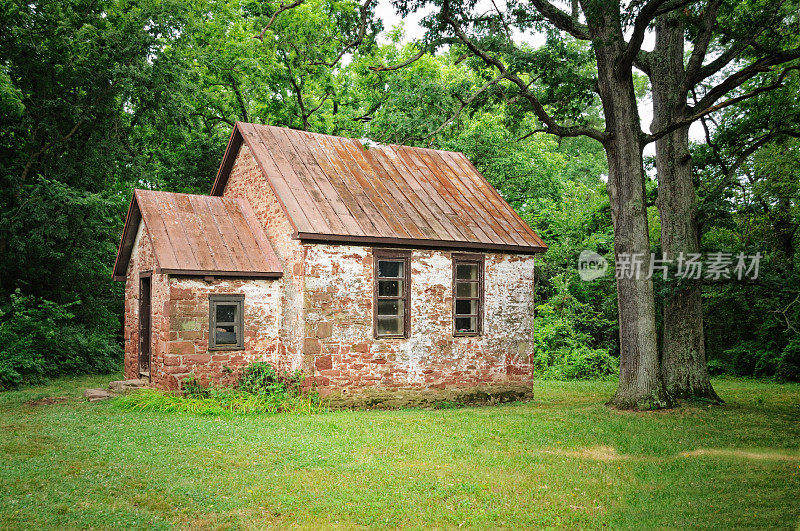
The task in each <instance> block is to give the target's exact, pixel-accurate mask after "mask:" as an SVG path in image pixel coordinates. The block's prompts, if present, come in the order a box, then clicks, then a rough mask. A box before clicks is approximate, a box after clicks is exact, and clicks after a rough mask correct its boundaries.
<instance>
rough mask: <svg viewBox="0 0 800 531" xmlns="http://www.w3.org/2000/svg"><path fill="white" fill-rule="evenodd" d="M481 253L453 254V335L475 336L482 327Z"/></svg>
mask: <svg viewBox="0 0 800 531" xmlns="http://www.w3.org/2000/svg"><path fill="white" fill-rule="evenodd" d="M482 317H483V255H479V254H454V255H453V335H456V336H476V335H479V334H480V333H481V332H482V330H481V329H482V327H483V319H482Z"/></svg>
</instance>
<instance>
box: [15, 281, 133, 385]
mask: <svg viewBox="0 0 800 531" xmlns="http://www.w3.org/2000/svg"><path fill="white" fill-rule="evenodd" d="M75 306H77V303H72V304H66V305H59V304H57V303H55V302H52V301H48V300H43V299H36V298H34V297H32V296H26V295H23V294H22V293H21V292H20V291H19V290H17V291H16V292H15V293H13V294H12V295H11V297H10V299H9V301H8V302H7V303H6V304H3V305H0V389H8V388H12V387H16V386H19V385H20V384H23V383H40V382H42V381H44V380H45V379H47V378H49V377H52V376H57V375H60V374H82V373H102V372H109V371H111V370H113V369H115V368H116V367H117V366H118V365H119V361H120V360H119V347H118V345H116V344H115V342H114V341H113V338H112V335H111V333H106V334H103V333H100V332H98V331H96V330H93V329H92V328H91V327H88V326H85V325H82V324H80V323H79V322H77V321H76V320H75V314H73V313H71V312H72V311H73V309H74V308H75Z"/></svg>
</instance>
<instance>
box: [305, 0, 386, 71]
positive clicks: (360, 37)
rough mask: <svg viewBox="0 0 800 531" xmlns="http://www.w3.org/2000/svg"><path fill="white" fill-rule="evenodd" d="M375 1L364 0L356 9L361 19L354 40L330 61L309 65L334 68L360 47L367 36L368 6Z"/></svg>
mask: <svg viewBox="0 0 800 531" xmlns="http://www.w3.org/2000/svg"><path fill="white" fill-rule="evenodd" d="M375 1H376V0H364V3H363V4H361V6H360V7H359V8H358V12H359V15H360V17H361V22H360V24H359V26H358V34H357V35H356V38H355V39H353V40H352V41H350V42H348V43H347V44H345V46H344V48H342V49H341V50H340V51H339V53H338V55H337V56H336V57H335V58H334V59H333V60H332V61H328V62H325V61H314V62H312V63H310V64H311V65H312V66H327V67H328V68H333V67H334V66H336V63H338V62H339V61H341V59H342V57H344V55H345V54H346V53H347V52H349V51H350V50H352V49H353V48H355V47H357V46H360V45H361V43H362V42H364V37H365V36H366V35H367V24H368V22H369V20H368V18H367V12H368V11H369V8H370V6H371V5H372V4H373V3H375Z"/></svg>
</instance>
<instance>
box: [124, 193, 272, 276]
mask: <svg viewBox="0 0 800 531" xmlns="http://www.w3.org/2000/svg"><path fill="white" fill-rule="evenodd" d="M142 220H143V221H144V228H145V230H146V232H147V234H148V235H149V237H150V240H151V241H152V243H153V252H154V254H155V258H156V262H157V263H158V267H159V269H160V271H161V272H162V273H170V274H178V275H216V276H236V277H268V278H269V277H271V278H275V277H279V276H281V274H282V273H283V270H282V268H281V266H280V264H279V262H278V258H277V256H275V252H274V251H273V250H272V246H271V245H270V243H269V241H268V240H267V238H266V236H265V235H264V232H263V231H262V229H261V224H260V223H259V221H258V219H256V216H255V214H254V213H253V209H252V208H251V207H250V204H249V203H248V202H247V201H246V200H244V199H234V198H227V197H225V198H223V197H213V196H205V195H190V194H176V193H171V192H156V191H153V190H135V191H134V194H133V198H132V199H131V204H130V207H129V209H128V217H127V219H126V220H125V228H124V229H123V232H122V241H121V243H120V246H119V251H118V252H117V261H116V263H115V264H114V280H125V275H126V271H127V268H128V262H129V260H130V257H131V252H132V250H133V244H134V241H135V239H136V233H137V230H138V227H139V222H140V221H142Z"/></svg>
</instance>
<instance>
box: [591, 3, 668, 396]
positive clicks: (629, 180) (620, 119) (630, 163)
mask: <svg viewBox="0 0 800 531" xmlns="http://www.w3.org/2000/svg"><path fill="white" fill-rule="evenodd" d="M586 3H587V4H588V2H586ZM587 8H588V9H587ZM584 10H585V12H586V15H587V21H588V22H589V27H590V31H591V32H592V41H593V43H594V50H595V55H596V58H597V67H598V86H599V91H600V98H601V100H602V102H603V111H604V113H605V120H606V131H608V132H609V133H610V135H609V139H608V140H607V141H606V142H605V149H606V156H607V158H608V170H609V174H608V194H609V198H610V203H611V215H612V220H613V223H614V256H615V258H616V260H617V265H618V267H619V265H620V264H622V263H625V262H626V261H628V262H629V263H630V262H631V260H632V259H634V258H636V257H638V259H640V260H645V257H647V259H649V255H650V244H649V238H648V226H647V211H646V203H645V188H644V182H645V181H644V179H645V176H644V164H643V158H642V144H641V136H642V135H641V125H640V119H639V113H638V109H637V106H636V96H635V93H634V87H633V77H632V75H631V69H630V68H618V65H619V64H620V59H621V58H622V56H623V54H624V50H625V42H624V39H623V36H622V32H621V29H620V28H621V26H620V24H619V13H618V12H617V13H613V12H609V10H607V9H604V8H603V6H602V5H601V3H592V5H588V6H585V9H584ZM631 273H632V274H631V275H629V276H628V275H619V274H618V275H617V304H618V310H619V339H620V378H619V386H618V388H617V392H616V394H615V395H614V397H613V398H612V399H611V401H610V402H609V404H610V405H611V406H613V407H617V408H620V409H659V408H664V407H670V406H671V405H672V404H671V400H670V397H669V395H668V393H667V392H666V389H665V388H664V384H663V382H662V380H661V373H660V370H659V357H658V342H657V336H656V320H655V303H654V295H653V282H652V280H650V279H648V278H646V276H647V275H646V274H636V271H635V270H632V271H631ZM620 277H622V278H620Z"/></svg>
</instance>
